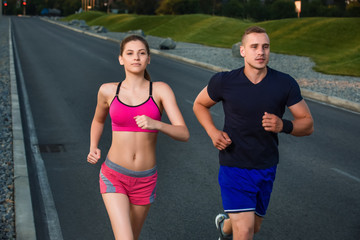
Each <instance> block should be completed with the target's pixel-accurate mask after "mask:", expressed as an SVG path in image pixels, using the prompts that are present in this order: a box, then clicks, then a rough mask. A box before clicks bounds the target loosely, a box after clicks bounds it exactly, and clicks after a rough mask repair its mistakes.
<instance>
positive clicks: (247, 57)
mask: <svg viewBox="0 0 360 240" xmlns="http://www.w3.org/2000/svg"><path fill="white" fill-rule="evenodd" d="M240 54H241V56H242V57H243V58H244V62H245V67H247V68H253V69H257V70H262V69H264V68H266V65H267V64H268V62H269V56H270V40H269V37H268V35H267V34H266V33H250V34H249V35H247V36H246V37H245V38H244V40H243V43H242V46H240Z"/></svg>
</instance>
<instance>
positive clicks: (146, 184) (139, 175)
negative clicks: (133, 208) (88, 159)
mask: <svg viewBox="0 0 360 240" xmlns="http://www.w3.org/2000/svg"><path fill="white" fill-rule="evenodd" d="M156 180H157V170H156V166H155V167H154V168H152V169H149V170H146V171H132V170H129V169H126V168H124V167H122V166H120V165H117V164H116V163H113V162H111V161H110V160H109V159H108V158H106V160H105V162H104V163H103V164H102V165H101V170H100V179H99V182H100V193H102V194H103V193H122V194H125V195H127V196H128V197H129V201H130V203H132V204H134V205H147V204H150V203H153V202H154V200H155V197H156Z"/></svg>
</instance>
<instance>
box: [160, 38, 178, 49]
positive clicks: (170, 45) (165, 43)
mask: <svg viewBox="0 0 360 240" xmlns="http://www.w3.org/2000/svg"><path fill="white" fill-rule="evenodd" d="M175 47H176V42H175V41H174V40H172V39H171V38H166V39H164V40H162V41H161V42H160V44H159V48H160V49H165V50H169V49H175Z"/></svg>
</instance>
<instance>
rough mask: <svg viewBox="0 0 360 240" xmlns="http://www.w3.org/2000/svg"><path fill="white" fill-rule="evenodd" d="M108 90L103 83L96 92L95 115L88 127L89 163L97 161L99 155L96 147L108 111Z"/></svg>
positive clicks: (99, 152)
mask: <svg viewBox="0 0 360 240" xmlns="http://www.w3.org/2000/svg"><path fill="white" fill-rule="evenodd" d="M108 92H109V86H108V85H104V84H103V85H102V86H101V87H100V89H99V92H98V99H97V105H96V110H95V115H94V118H93V121H92V123H91V129H90V151H89V154H88V157H87V161H88V162H89V163H91V164H95V163H97V161H98V160H99V159H100V157H101V151H100V149H99V148H98V145H99V141H100V138H101V135H102V132H103V129H104V124H105V120H106V116H107V115H108V113H109V104H108V101H107V97H106V96H107V93H108Z"/></svg>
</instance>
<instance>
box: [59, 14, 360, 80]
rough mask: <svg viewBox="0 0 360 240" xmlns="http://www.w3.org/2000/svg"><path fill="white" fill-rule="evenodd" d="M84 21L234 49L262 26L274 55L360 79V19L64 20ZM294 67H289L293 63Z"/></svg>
mask: <svg viewBox="0 0 360 240" xmlns="http://www.w3.org/2000/svg"><path fill="white" fill-rule="evenodd" d="M72 19H83V20H85V21H86V22H87V23H88V25H102V26H104V27H106V28H107V29H108V30H109V31H114V32H116V31H118V32H127V31H129V30H136V29H142V30H143V31H144V32H145V33H146V34H149V35H153V36H159V37H171V38H173V39H174V40H175V41H183V42H192V43H200V44H204V45H207V46H215V47H223V48H231V46H232V45H233V44H234V43H236V42H238V41H240V38H241V36H242V34H243V32H244V30H245V29H246V28H247V27H249V26H251V25H259V26H261V27H264V28H265V29H266V30H267V32H268V33H269V36H270V39H271V51H272V52H275V53H282V54H290V55H298V56H307V57H310V58H311V59H312V60H313V61H314V62H315V63H316V66H315V68H314V70H316V71H319V72H323V73H327V74H335V75H349V76H357V77H360V28H359V27H360V18H300V19H297V18H294V19H282V20H274V21H265V22H257V23H253V22H250V21H244V20H239V19H233V18H226V17H218V16H209V15H203V14H191V15H163V16H144V15H134V14H105V13H101V12H86V13H82V14H76V15H71V16H69V17H67V18H65V19H64V20H65V21H70V20H72ZM289 64H291V63H289Z"/></svg>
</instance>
